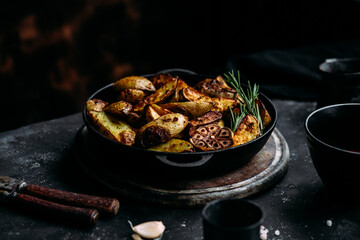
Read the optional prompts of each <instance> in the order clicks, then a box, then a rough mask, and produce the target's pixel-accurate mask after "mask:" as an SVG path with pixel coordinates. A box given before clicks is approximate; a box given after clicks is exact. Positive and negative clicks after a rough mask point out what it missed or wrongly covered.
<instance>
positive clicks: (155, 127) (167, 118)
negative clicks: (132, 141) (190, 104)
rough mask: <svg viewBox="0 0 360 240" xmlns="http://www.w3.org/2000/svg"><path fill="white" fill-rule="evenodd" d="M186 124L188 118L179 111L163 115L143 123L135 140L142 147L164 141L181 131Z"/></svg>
mask: <svg viewBox="0 0 360 240" xmlns="http://www.w3.org/2000/svg"><path fill="white" fill-rule="evenodd" d="M187 124H188V118H187V117H186V116H184V115H182V114H179V113H172V114H166V115H163V116H161V117H159V118H157V119H155V120H153V121H151V122H149V123H147V124H145V125H143V126H142V127H141V128H140V129H139V131H138V134H137V141H138V143H139V144H140V145H141V146H143V147H146V148H148V147H152V146H156V145H158V144H160V143H164V142H166V141H168V140H170V139H171V138H173V137H174V136H176V135H178V134H179V133H180V132H182V131H183V130H184V129H185V128H186V126H187Z"/></svg>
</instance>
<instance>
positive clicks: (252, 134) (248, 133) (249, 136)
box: [233, 115, 260, 146]
mask: <svg viewBox="0 0 360 240" xmlns="http://www.w3.org/2000/svg"><path fill="white" fill-rule="evenodd" d="M258 136H260V126H259V122H258V120H257V119H256V117H254V116H253V115H246V116H245V117H244V119H243V120H242V122H241V123H240V125H239V127H238V128H237V129H236V131H235V133H234V137H233V140H234V146H238V145H241V144H244V143H247V142H250V141H252V140H254V139H255V138H257V137H258Z"/></svg>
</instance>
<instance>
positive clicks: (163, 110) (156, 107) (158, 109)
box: [150, 104, 173, 116]
mask: <svg viewBox="0 0 360 240" xmlns="http://www.w3.org/2000/svg"><path fill="white" fill-rule="evenodd" d="M150 106H151V107H152V108H153V109H154V110H155V111H156V112H157V113H158V114H159V115H160V116H162V115H165V114H170V113H173V112H172V111H170V110H168V109H166V108H163V107H160V106H159V105H157V104H151V105H150Z"/></svg>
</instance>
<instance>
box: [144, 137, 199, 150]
mask: <svg viewBox="0 0 360 240" xmlns="http://www.w3.org/2000/svg"><path fill="white" fill-rule="evenodd" d="M149 150H153V151H159V152H174V153H180V152H195V148H194V146H193V145H192V144H191V143H189V142H188V141H185V140H182V139H175V138H173V139H170V140H169V141H167V142H165V143H162V144H159V145H156V146H154V147H151V148H149Z"/></svg>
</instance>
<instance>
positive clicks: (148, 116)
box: [145, 105, 160, 122]
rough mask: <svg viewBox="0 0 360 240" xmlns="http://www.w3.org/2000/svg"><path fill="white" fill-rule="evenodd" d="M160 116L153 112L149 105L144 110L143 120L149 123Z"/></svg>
mask: <svg viewBox="0 0 360 240" xmlns="http://www.w3.org/2000/svg"><path fill="white" fill-rule="evenodd" d="M159 117H160V115H159V114H158V113H157V112H156V111H155V110H154V108H153V107H152V106H151V105H148V106H147V107H146V110H145V120H146V121H147V122H151V121H153V120H155V119H157V118H159Z"/></svg>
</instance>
